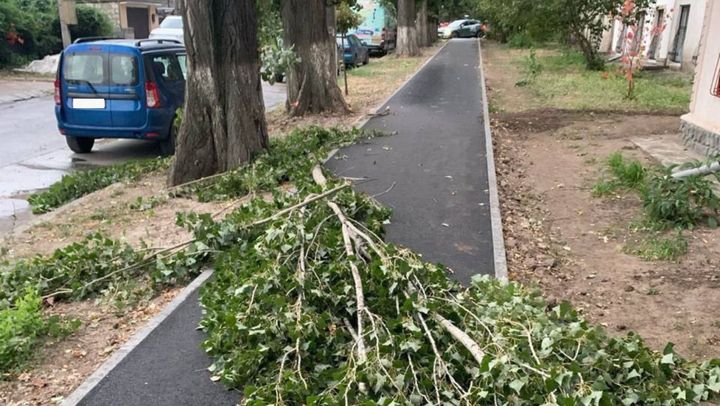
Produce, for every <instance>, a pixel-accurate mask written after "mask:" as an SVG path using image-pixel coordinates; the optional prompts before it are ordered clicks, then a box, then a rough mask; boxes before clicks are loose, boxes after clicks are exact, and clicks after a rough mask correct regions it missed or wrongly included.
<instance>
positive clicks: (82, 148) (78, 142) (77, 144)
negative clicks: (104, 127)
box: [65, 136, 95, 154]
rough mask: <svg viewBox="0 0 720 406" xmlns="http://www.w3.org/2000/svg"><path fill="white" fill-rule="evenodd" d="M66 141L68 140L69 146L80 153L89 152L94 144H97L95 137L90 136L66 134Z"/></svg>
mask: <svg viewBox="0 0 720 406" xmlns="http://www.w3.org/2000/svg"><path fill="white" fill-rule="evenodd" d="M65 141H67V145H68V147H70V149H71V150H72V151H73V152H75V153H78V154H87V153H88V152H90V151H92V148H93V145H95V138H89V137H73V136H66V137H65Z"/></svg>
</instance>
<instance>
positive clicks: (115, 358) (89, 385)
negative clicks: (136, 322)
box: [62, 270, 213, 406]
mask: <svg viewBox="0 0 720 406" xmlns="http://www.w3.org/2000/svg"><path fill="white" fill-rule="evenodd" d="M212 274H213V271H212V270H206V271H204V272H203V273H201V274H200V275H199V276H198V277H197V278H195V280H193V281H192V282H191V283H190V284H189V285H188V286H186V287H185V288H184V289H183V290H182V291H180V293H178V295H177V296H176V297H175V299H173V300H172V302H170V304H168V305H167V306H165V308H164V309H162V310H161V311H160V313H158V314H156V315H155V316H154V317H153V318H152V319H151V320H150V322H148V323H147V324H146V325H145V327H143V328H142V329H141V330H140V331H138V332H136V333H135V334H134V335H133V336H132V337H131V338H130V339H129V340H128V341H126V342H125V344H123V345H122V346H121V347H120V348H119V349H118V350H117V351H115V353H114V354H113V355H112V356H111V357H110V358H108V359H107V360H106V361H105V362H104V363H103V364H102V365H101V366H100V367H99V368H98V369H97V370H96V371H95V372H93V374H92V375H90V377H88V378H87V379H86V380H85V381H84V382H83V383H82V384H80V386H78V387H77V388H76V389H75V390H74V391H73V393H71V394H70V396H68V397H67V398H65V400H64V401H63V402H62V406H75V405H77V404H78V403H79V402H80V401H82V400H83V399H84V398H85V396H87V395H88V394H89V393H90V392H91V391H92V390H93V389H94V388H95V386H97V385H98V384H99V383H100V381H102V380H103V379H104V378H105V377H106V376H107V375H108V374H109V373H110V372H112V370H113V369H114V368H115V367H117V366H118V365H119V364H120V363H121V362H122V361H123V360H124V359H125V357H126V356H127V355H128V354H130V352H131V351H132V350H134V349H135V347H137V346H138V345H140V343H142V342H143V341H144V340H145V339H146V338H147V337H148V336H149V335H150V334H151V333H152V332H153V331H154V330H155V328H157V327H158V326H159V325H160V324H161V323H162V322H163V321H165V319H166V318H167V317H168V316H170V314H171V313H172V312H174V311H175V309H177V308H178V307H179V306H180V305H181V304H182V303H183V302H184V301H185V300H186V299H187V298H188V297H189V296H190V295H191V294H193V293H194V292H195V291H196V290H197V289H199V288H200V286H201V285H202V284H203V283H205V281H206V280H208V278H210V276H212Z"/></svg>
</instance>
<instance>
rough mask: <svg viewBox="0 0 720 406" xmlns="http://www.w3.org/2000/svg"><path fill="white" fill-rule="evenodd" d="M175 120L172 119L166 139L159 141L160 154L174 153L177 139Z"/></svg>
mask: <svg viewBox="0 0 720 406" xmlns="http://www.w3.org/2000/svg"><path fill="white" fill-rule="evenodd" d="M176 123H177V120H173V123H172V125H171V126H170V131H169V132H168V136H167V138H166V139H164V140H162V141H160V153H161V154H162V156H171V155H175V141H176V140H177V133H178V130H179V128H178V126H177V124H176Z"/></svg>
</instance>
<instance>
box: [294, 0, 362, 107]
mask: <svg viewBox="0 0 720 406" xmlns="http://www.w3.org/2000/svg"><path fill="white" fill-rule="evenodd" d="M329 15H331V13H328V12H327V10H326V8H325V0H285V1H284V4H283V7H282V21H283V28H284V31H285V43H286V44H288V45H292V46H294V47H295V52H297V55H298V56H299V57H300V62H299V63H296V64H295V65H293V66H292V67H290V68H289V69H288V75H287V95H288V98H287V110H288V113H289V114H290V115H291V116H301V115H304V114H306V113H322V112H333V113H344V112H348V111H350V108H349V107H348V105H347V103H345V99H344V98H343V96H342V92H341V91H340V87H339V86H338V84H337V72H336V71H337V65H336V61H335V60H334V58H335V49H336V45H335V38H334V36H331V35H330V33H329V32H328V27H329V26H330V25H333V26H334V21H327V20H328V17H329Z"/></svg>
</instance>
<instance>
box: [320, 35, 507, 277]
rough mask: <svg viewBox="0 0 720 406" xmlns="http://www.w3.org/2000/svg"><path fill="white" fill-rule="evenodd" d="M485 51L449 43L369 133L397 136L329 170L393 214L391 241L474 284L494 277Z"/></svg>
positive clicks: (352, 150)
mask: <svg viewBox="0 0 720 406" xmlns="http://www.w3.org/2000/svg"><path fill="white" fill-rule="evenodd" d="M479 69H480V68H479V44H478V41H477V40H475V39H456V40H452V41H450V42H449V43H448V44H447V45H446V46H445V47H444V48H443V49H442V50H441V51H440V52H439V53H438V55H437V56H436V57H435V58H434V59H433V60H432V61H430V63H428V64H427V65H426V66H425V67H424V68H423V69H422V70H421V71H420V72H419V73H418V74H417V75H416V76H415V77H414V78H413V79H412V80H411V81H410V82H409V83H408V84H407V85H406V86H405V87H404V88H403V89H402V90H401V91H400V92H398V93H397V94H396V95H395V96H394V97H392V98H391V99H390V100H389V101H388V102H387V103H386V104H385V106H383V107H382V108H381V111H387V112H389V114H387V115H383V116H376V117H374V118H372V119H371V120H370V121H369V122H368V123H367V124H366V125H365V128H367V129H375V130H380V131H383V132H386V133H390V134H394V135H391V136H387V137H380V138H374V139H372V140H370V141H369V142H367V143H362V144H356V145H352V146H349V147H347V148H344V149H342V150H340V151H339V152H338V153H337V154H336V155H335V158H334V159H332V160H331V161H330V162H328V165H327V166H328V167H329V168H330V169H331V170H332V171H334V172H335V173H336V174H337V175H342V176H349V177H354V178H366V179H367V181H364V182H363V181H361V182H357V186H356V187H357V189H359V190H361V191H363V192H367V193H368V194H370V195H376V197H377V199H378V200H379V201H380V202H381V203H383V204H384V205H386V206H388V207H390V208H391V209H392V210H393V215H392V218H391V224H389V225H388V226H387V227H386V230H387V240H388V241H390V242H393V243H396V244H399V245H403V246H406V247H408V248H411V249H413V250H414V251H416V252H419V253H421V254H422V255H423V258H424V259H425V260H426V261H430V262H435V263H441V264H443V265H445V266H446V267H448V268H450V269H451V270H452V271H453V273H454V277H455V278H456V279H457V280H459V281H460V282H463V283H468V282H469V281H470V279H471V277H472V276H473V275H475V274H488V275H494V273H495V270H494V257H493V245H492V231H491V224H490V204H489V192H488V178H487V161H486V156H485V134H484V125H483V113H482V112H483V106H482V96H481V92H480V83H479V73H480V72H479Z"/></svg>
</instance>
